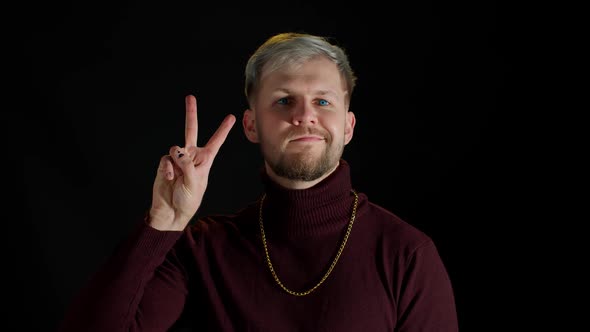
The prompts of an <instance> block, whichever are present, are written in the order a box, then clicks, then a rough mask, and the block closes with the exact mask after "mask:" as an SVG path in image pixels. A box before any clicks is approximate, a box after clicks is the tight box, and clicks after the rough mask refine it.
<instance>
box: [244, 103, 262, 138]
mask: <svg viewBox="0 0 590 332" xmlns="http://www.w3.org/2000/svg"><path fill="white" fill-rule="evenodd" d="M242 127H244V134H246V137H247V138H248V140H249V141H250V142H252V143H259V142H260V141H259V140H258V131H256V115H255V113H254V111H253V110H251V109H247V110H245V111H244V116H243V117H242Z"/></svg>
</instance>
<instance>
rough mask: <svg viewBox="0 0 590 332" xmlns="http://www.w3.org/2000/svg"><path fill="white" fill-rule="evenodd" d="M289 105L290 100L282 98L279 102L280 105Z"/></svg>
mask: <svg viewBox="0 0 590 332" xmlns="http://www.w3.org/2000/svg"><path fill="white" fill-rule="evenodd" d="M288 103H289V98H281V99H279V100H277V104H279V105H287V104H288Z"/></svg>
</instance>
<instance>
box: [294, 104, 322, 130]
mask: <svg viewBox="0 0 590 332" xmlns="http://www.w3.org/2000/svg"><path fill="white" fill-rule="evenodd" d="M316 122H317V113H316V109H315V107H314V105H313V103H312V102H311V101H304V102H300V103H298V104H297V105H296V107H293V109H292V123H293V125H295V126H302V125H310V124H316Z"/></svg>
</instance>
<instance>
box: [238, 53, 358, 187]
mask: <svg viewBox="0 0 590 332" xmlns="http://www.w3.org/2000/svg"><path fill="white" fill-rule="evenodd" d="M260 83H261V84H260V88H259V90H258V93H257V95H256V96H255V101H254V105H253V109H252V110H247V111H246V112H245V114H244V123H243V124H244V129H245V131H246V135H247V136H248V138H249V139H250V140H251V141H252V142H256V143H260V147H261V151H262V155H263V157H264V159H265V161H266V165H267V169H268V168H270V170H271V171H272V172H274V173H275V174H276V175H278V176H280V177H282V178H285V179H288V180H297V181H313V180H316V179H318V178H320V177H322V176H324V175H327V174H328V173H329V172H331V171H332V170H334V169H335V168H336V166H337V165H338V162H339V160H340V158H341V156H342V152H343V150H344V145H346V144H348V142H349V141H350V139H351V138H352V132H353V128H354V124H355V119H354V114H353V113H352V112H348V103H347V102H346V101H347V93H348V92H347V91H346V84H345V83H344V81H343V80H342V78H341V76H340V73H339V71H338V68H337V67H336V65H335V64H334V63H333V62H331V61H330V60H328V59H326V58H324V57H318V58H315V59H312V60H310V61H308V62H306V63H304V64H303V65H301V66H299V67H296V68H293V67H286V68H281V69H279V70H276V71H273V72H270V73H267V72H263V74H262V78H261V82H260Z"/></svg>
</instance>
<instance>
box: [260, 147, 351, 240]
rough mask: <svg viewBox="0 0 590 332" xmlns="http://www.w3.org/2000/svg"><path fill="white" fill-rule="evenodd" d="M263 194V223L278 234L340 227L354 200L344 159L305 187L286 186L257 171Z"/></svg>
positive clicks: (308, 233) (316, 232)
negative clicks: (325, 174) (260, 178)
mask: <svg viewBox="0 0 590 332" xmlns="http://www.w3.org/2000/svg"><path fill="white" fill-rule="evenodd" d="M261 176H262V180H263V184H264V188H265V190H266V198H265V200H264V203H263V204H264V205H263V218H264V219H263V220H264V227H265V228H267V229H268V230H269V231H270V230H272V231H273V232H275V235H278V236H288V237H292V236H296V237H298V236H314V235H320V234H325V233H326V232H334V231H341V230H342V229H343V227H346V225H347V224H348V222H349V221H350V217H351V214H352V208H353V204H354V194H353V193H352V192H351V189H352V184H351V179H350V168H349V165H348V163H347V162H346V161H344V160H342V159H341V160H340V164H339V166H338V167H337V168H336V170H334V172H332V174H330V175H329V176H328V177H327V178H325V179H324V180H322V181H321V182H319V183H318V184H316V185H315V186H313V187H311V188H308V189H288V188H285V187H283V186H281V185H279V184H277V183H276V182H274V181H272V180H271V179H270V177H269V176H268V174H266V172H264V171H263V172H262V174H261Z"/></svg>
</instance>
